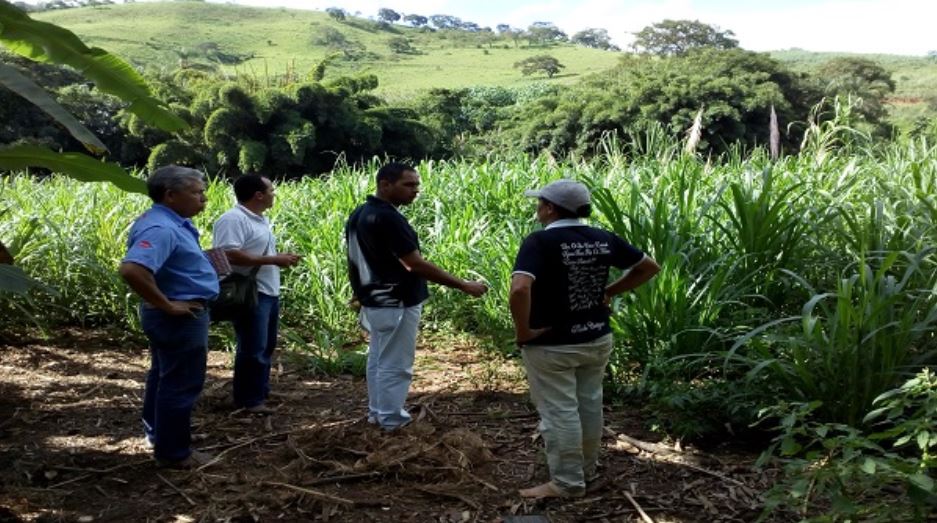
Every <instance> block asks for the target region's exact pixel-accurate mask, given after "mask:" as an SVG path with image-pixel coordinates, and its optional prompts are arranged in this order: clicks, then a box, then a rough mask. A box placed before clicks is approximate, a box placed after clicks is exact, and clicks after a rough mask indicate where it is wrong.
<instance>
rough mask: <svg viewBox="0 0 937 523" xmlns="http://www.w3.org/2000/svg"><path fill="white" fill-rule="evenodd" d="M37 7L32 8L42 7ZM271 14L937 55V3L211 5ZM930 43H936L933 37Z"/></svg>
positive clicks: (555, 0) (709, 0)
mask: <svg viewBox="0 0 937 523" xmlns="http://www.w3.org/2000/svg"><path fill="white" fill-rule="evenodd" d="M36 1H37V0H31V1H30V3H36ZM210 1H227V2H231V3H239V4H246V5H254V6H264V7H277V6H284V7H291V8H296V9H320V10H321V9H325V8H327V7H333V6H334V7H341V8H343V9H345V10H346V11H349V12H351V13H355V12H356V11H360V13H361V15H362V16H374V15H376V14H377V10H378V9H379V8H381V7H388V8H391V9H393V10H395V11H397V12H398V13H401V14H408V13H415V14H420V15H423V16H427V17H428V16H430V15H433V14H447V15H452V16H457V17H459V18H461V19H462V20H464V21H471V22H475V23H477V24H479V25H481V26H482V27H484V26H489V27H492V28H493V27H494V26H496V25H497V24H501V23H506V24H510V25H512V26H514V27H522V28H526V27H527V26H529V25H530V24H531V23H533V22H536V21H546V22H553V23H554V24H556V25H557V26H559V27H560V28H561V29H563V30H564V31H565V32H566V33H567V34H569V35H572V34H573V33H575V32H577V31H580V30H582V29H585V28H588V27H599V28H604V29H607V30H608V32H609V34H610V35H611V36H612V39H613V40H614V41H615V42H616V43H618V44H619V45H620V46H625V45H627V44H628V43H629V42H630V41H631V35H630V33H633V32H635V31H638V30H640V29H641V28H643V27H645V26H647V25H650V24H653V23H655V22H659V21H661V20H663V19H665V18H670V19H698V20H700V21H702V22H705V23H708V24H713V25H717V26H719V27H720V28H722V29H729V30H732V31H733V32H735V35H736V38H737V39H738V40H739V45H741V46H742V47H743V48H745V49H751V50H753V51H771V50H780V49H788V48H792V47H798V48H802V49H806V50H809V51H844V52H857V53H891V54H906V55H924V54H926V53H927V52H928V51H930V50H937V38H935V37H934V36H933V35H934V34H937V30H935V28H934V27H933V26H934V24H935V22H937V1H935V0H813V1H811V0H774V1H771V2H765V1H761V0H458V1H457V0H435V1H433V2H428V1H425V0H423V1H419V0H379V1H375V0H210ZM928 35H930V36H928Z"/></svg>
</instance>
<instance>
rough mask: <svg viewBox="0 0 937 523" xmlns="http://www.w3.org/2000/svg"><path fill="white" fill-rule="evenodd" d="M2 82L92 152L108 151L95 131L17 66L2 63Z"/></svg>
mask: <svg viewBox="0 0 937 523" xmlns="http://www.w3.org/2000/svg"><path fill="white" fill-rule="evenodd" d="M0 84H2V85H4V86H5V87H6V88H8V89H9V90H11V91H13V92H14V93H16V94H18V95H20V96H22V97H23V98H25V99H27V100H29V101H30V102H32V103H33V104H35V105H36V107H38V108H40V109H42V110H43V111H44V112H45V113H46V114H48V115H49V116H51V117H52V118H54V119H55V121H57V122H58V123H60V124H62V126H63V127H65V129H67V130H68V132H69V133H71V135H72V136H74V137H75V139H76V140H78V141H79V142H81V143H82V145H84V146H85V148H86V149H88V150H89V151H91V154H96V155H101V154H104V153H106V152H108V151H107V146H106V145H104V143H102V142H101V140H98V137H97V136H95V135H94V133H92V132H91V131H90V130H88V128H87V127H85V126H84V125H81V122H79V121H78V120H77V119H76V118H75V117H74V116H72V113H70V112H68V111H67V110H66V109H65V108H64V107H62V106H61V105H59V103H58V102H56V101H55V99H54V98H52V97H51V96H50V95H49V93H48V92H46V90H45V89H43V88H42V87H40V86H39V85H37V84H36V82H33V81H32V80H30V79H29V78H27V77H26V76H25V75H23V74H22V73H20V72H19V71H18V70H17V69H16V68H15V67H13V66H10V65H6V64H0Z"/></svg>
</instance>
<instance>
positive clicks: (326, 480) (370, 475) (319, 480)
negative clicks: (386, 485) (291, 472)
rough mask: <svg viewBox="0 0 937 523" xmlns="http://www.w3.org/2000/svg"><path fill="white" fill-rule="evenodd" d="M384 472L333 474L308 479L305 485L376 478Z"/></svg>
mask: <svg viewBox="0 0 937 523" xmlns="http://www.w3.org/2000/svg"><path fill="white" fill-rule="evenodd" d="M383 475H384V473H383V472H378V471H374V472H364V473H362V474H346V475H344V476H331V477H328V478H316V479H314V480H312V481H307V482H306V483H304V485H305V486H312V485H328V484H332V483H341V482H343V481H354V480H356V479H367V478H376V477H378V476H383Z"/></svg>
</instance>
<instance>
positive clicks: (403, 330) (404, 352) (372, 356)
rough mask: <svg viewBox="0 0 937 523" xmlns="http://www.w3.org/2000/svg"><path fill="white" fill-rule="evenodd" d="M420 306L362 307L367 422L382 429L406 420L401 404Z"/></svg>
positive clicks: (410, 370) (410, 367)
mask: <svg viewBox="0 0 937 523" xmlns="http://www.w3.org/2000/svg"><path fill="white" fill-rule="evenodd" d="M422 310H423V305H422V304H420V305H414V306H413V307H405V308H392V307H386V308H385V307H362V308H361V314H360V321H361V326H362V327H363V328H364V329H365V330H366V331H368V333H369V334H370V337H371V341H370V343H369V344H368V367H367V379H368V419H369V420H370V421H372V422H376V423H377V424H378V425H380V426H381V427H382V428H384V429H386V430H393V429H395V428H397V427H399V426H401V425H404V424H406V423H407V422H409V421H410V419H411V418H410V413H409V412H407V411H406V409H404V407H403V405H404V402H405V401H406V400H407V394H408V393H409V392H410V382H411V381H413V359H414V356H415V354H416V335H417V331H418V330H419V325H420V313H421V312H422Z"/></svg>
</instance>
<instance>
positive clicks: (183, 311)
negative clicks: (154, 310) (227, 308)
mask: <svg viewBox="0 0 937 523" xmlns="http://www.w3.org/2000/svg"><path fill="white" fill-rule="evenodd" d="M168 303H169V306H168V307H164V308H163V312H165V313H166V314H169V315H170V316H185V315H189V316H193V317H194V316H195V313H197V312H201V311H202V309H204V308H205V307H204V306H203V305H202V304H201V303H195V302H192V301H170V302H168Z"/></svg>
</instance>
